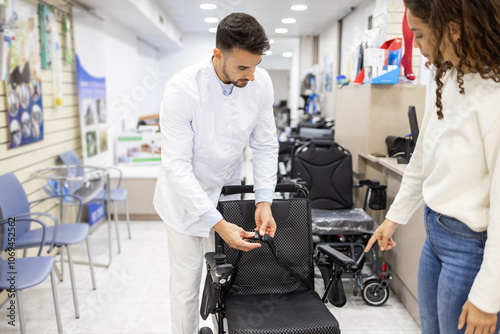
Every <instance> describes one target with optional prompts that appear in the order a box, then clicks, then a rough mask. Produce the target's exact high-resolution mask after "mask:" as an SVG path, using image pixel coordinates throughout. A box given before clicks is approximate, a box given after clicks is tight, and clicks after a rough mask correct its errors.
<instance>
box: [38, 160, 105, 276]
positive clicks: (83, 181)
mask: <svg viewBox="0 0 500 334" xmlns="http://www.w3.org/2000/svg"><path fill="white" fill-rule="evenodd" d="M33 175H34V176H35V177H37V178H40V179H42V180H43V179H45V180H46V182H47V185H44V190H45V191H46V192H47V193H49V194H50V193H52V194H53V195H57V196H58V197H59V221H60V223H61V224H62V223H63V222H64V210H63V204H64V203H65V202H66V203H71V202H74V201H73V200H72V199H71V197H69V196H67V197H65V196H64V195H68V194H71V195H76V196H78V197H79V198H80V199H81V200H82V204H86V203H88V202H90V201H92V200H94V199H95V197H96V195H97V194H99V193H100V192H101V191H102V190H103V189H106V199H105V201H106V214H107V223H108V249H109V262H108V263H107V264H99V263H94V265H95V266H99V267H105V268H108V267H109V266H110V265H111V261H112V253H111V211H110V208H109V205H110V203H111V201H110V187H108V186H106V185H108V184H110V177H109V172H108V170H107V169H106V168H103V167H97V166H86V165H55V166H49V167H44V168H40V169H37V170H35V171H34V172H33ZM61 254H62V253H61ZM73 262H74V263H81V264H88V262H85V261H73Z"/></svg>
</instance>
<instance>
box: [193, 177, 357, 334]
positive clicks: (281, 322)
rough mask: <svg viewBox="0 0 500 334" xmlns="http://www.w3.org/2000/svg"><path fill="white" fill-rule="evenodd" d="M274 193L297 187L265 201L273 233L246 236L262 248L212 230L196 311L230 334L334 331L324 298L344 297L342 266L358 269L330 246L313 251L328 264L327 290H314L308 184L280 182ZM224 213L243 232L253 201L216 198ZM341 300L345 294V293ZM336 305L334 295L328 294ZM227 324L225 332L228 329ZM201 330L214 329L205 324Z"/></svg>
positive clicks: (242, 189)
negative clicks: (240, 244) (230, 242)
mask: <svg viewBox="0 0 500 334" xmlns="http://www.w3.org/2000/svg"><path fill="white" fill-rule="evenodd" d="M250 192H253V186H230V187H224V188H223V190H222V193H223V194H224V195H231V194H242V193H250ZM276 192H288V193H296V192H301V193H302V194H303V196H302V197H293V198H289V199H275V200H273V204H272V206H271V208H272V213H273V217H274V219H275V220H276V224H277V226H278V228H277V231H276V235H275V236H274V238H271V237H270V236H269V235H264V236H260V235H259V234H258V232H256V233H255V237H253V238H252V239H250V242H260V243H262V246H261V247H260V248H257V249H254V250H252V251H249V252H242V251H238V250H235V249H232V248H230V247H228V246H227V245H226V244H225V242H224V241H223V240H222V238H220V237H219V236H218V235H216V252H209V253H206V254H205V259H206V264H207V276H206V281H205V287H204V291H203V298H202V303H201V312H200V313H201V316H202V318H203V319H207V318H208V316H209V315H210V314H214V315H215V318H216V320H217V321H216V322H217V327H218V329H217V332H218V333H219V334H222V333H231V334H236V333H238V334H257V333H259V334H278V333H279V334H285V333H291V334H292V333H296V334H299V333H300V334H307V333H310V334H323V333H324V334H338V333H340V328H339V324H338V322H337V320H336V318H335V317H334V315H333V314H332V313H331V312H330V311H329V310H328V308H327V307H326V305H325V303H327V302H328V300H329V299H336V298H338V297H340V299H342V295H341V294H342V292H343V289H342V287H341V286H342V280H341V277H342V272H343V271H346V270H349V271H352V272H356V270H357V268H356V264H355V261H354V260H353V259H351V258H350V257H347V256H346V255H344V254H342V253H340V252H338V251H337V250H335V249H333V248H332V247H330V246H328V245H322V246H320V247H319V248H318V252H319V253H320V254H321V256H324V257H325V258H322V265H323V266H328V269H327V270H331V273H332V275H331V276H330V277H329V280H328V282H327V286H326V289H325V293H324V295H323V297H320V296H319V295H318V294H317V293H316V292H315V291H314V263H313V261H314V259H313V244H312V231H311V209H310V201H309V195H308V190H307V189H306V188H305V187H303V186H301V185H296V184H286V185H278V186H277V188H276ZM218 210H219V211H220V212H221V214H222V215H223V217H224V219H226V220H227V221H229V222H232V223H234V224H236V225H238V226H240V227H242V228H243V229H244V230H247V231H250V230H253V229H254V228H255V220H254V213H255V201H254V200H236V201H220V202H219V204H218ZM344 298H345V295H344ZM330 302H332V303H334V304H335V300H330ZM226 324H227V331H226ZM200 333H212V330H211V329H209V328H207V327H205V328H202V329H201V331H200Z"/></svg>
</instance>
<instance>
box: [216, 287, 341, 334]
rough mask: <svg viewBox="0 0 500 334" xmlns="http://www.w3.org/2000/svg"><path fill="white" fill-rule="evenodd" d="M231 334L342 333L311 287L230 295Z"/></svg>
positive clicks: (227, 308) (228, 317) (228, 312)
mask: <svg viewBox="0 0 500 334" xmlns="http://www.w3.org/2000/svg"><path fill="white" fill-rule="evenodd" d="M226 318H227V324H228V327H229V334H339V333H340V329H339V324H338V322H337V320H336V319H335V317H333V316H332V314H331V313H330V311H329V310H328V308H327V307H326V305H325V304H324V303H323V301H322V300H321V299H320V298H319V296H318V295H317V294H316V292H314V291H312V290H308V291H297V292H291V293H288V294H278V295H259V296H255V295H244V296H238V295H231V296H228V297H227V299H226Z"/></svg>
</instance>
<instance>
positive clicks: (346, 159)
mask: <svg viewBox="0 0 500 334" xmlns="http://www.w3.org/2000/svg"><path fill="white" fill-rule="evenodd" d="M292 178H299V179H300V180H301V181H303V182H304V183H305V186H306V187H307V188H308V189H309V194H310V198H311V207H312V208H315V209H326V210H334V209H351V208H352V207H353V205H354V203H353V199H352V186H353V177H352V159H351V154H350V152H349V151H348V150H346V149H344V148H343V147H342V146H341V145H339V144H338V143H336V142H334V141H321V142H310V143H307V144H305V145H303V146H302V147H300V148H299V149H297V151H296V153H295V155H294V158H293V161H292Z"/></svg>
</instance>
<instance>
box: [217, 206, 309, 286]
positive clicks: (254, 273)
mask: <svg viewBox="0 0 500 334" xmlns="http://www.w3.org/2000/svg"><path fill="white" fill-rule="evenodd" d="M218 209H219V211H220V212H221V213H222V215H223V216H224V219H226V220H227V221H228V222H231V223H234V224H236V225H238V226H240V227H242V228H243V229H244V230H246V231H252V230H253V229H254V228H255V220H254V214H255V201H253V200H242V201H221V202H219V205H218ZM272 212H273V216H274V219H275V220H276V224H277V226H278V228H277V231H276V235H275V237H274V243H275V246H276V248H277V251H278V257H279V258H280V260H281V261H283V262H285V263H287V264H288V265H289V266H290V267H291V268H292V269H293V271H295V272H296V273H298V274H299V275H300V276H301V277H303V278H304V279H305V280H308V281H309V282H310V284H309V285H310V287H311V288H314V271H313V259H312V254H313V248H312V239H311V223H310V219H311V216H310V205H309V201H308V200H307V199H305V198H294V199H289V200H273V204H272ZM218 242H219V244H221V245H223V246H224V253H225V254H226V256H227V260H228V262H229V263H232V264H235V262H236V259H237V257H238V253H239V251H238V250H235V249H232V248H230V247H228V246H227V245H226V244H225V243H224V241H223V240H222V239H220V238H218ZM237 270H238V271H237V275H236V279H235V281H234V283H233V286H232V288H231V293H238V294H273V293H288V292H292V291H296V290H299V289H303V285H301V283H300V281H299V280H298V279H297V278H295V277H293V276H292V275H291V274H290V273H289V272H288V271H287V270H285V269H284V268H283V267H282V266H280V265H279V264H278V262H277V260H276V258H275V256H274V255H273V254H272V252H271V250H270V248H269V246H268V245H267V244H264V243H263V244H262V247H260V248H257V249H254V250H252V251H249V252H245V253H243V255H242V256H241V260H240V262H239V264H238V269H237Z"/></svg>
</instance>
